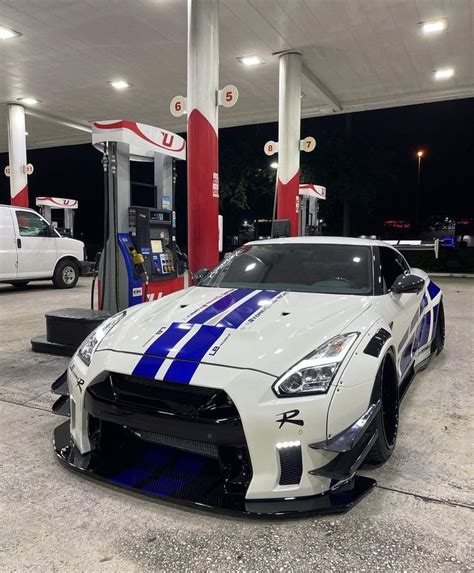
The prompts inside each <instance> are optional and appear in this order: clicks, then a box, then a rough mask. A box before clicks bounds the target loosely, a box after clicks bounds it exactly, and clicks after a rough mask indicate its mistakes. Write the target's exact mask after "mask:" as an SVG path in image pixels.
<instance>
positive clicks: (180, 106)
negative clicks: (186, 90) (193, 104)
mask: <svg viewBox="0 0 474 573" xmlns="http://www.w3.org/2000/svg"><path fill="white" fill-rule="evenodd" d="M170 112H171V115H172V116H174V117H181V116H182V115H183V114H185V113H186V112H187V100H186V98H185V97H183V96H179V95H178V96H175V97H174V98H173V99H172V100H171V102H170Z"/></svg>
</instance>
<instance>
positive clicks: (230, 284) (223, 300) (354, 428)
mask: <svg viewBox="0 0 474 573" xmlns="http://www.w3.org/2000/svg"><path fill="white" fill-rule="evenodd" d="M197 275H198V277H199V283H198V284H197V285H196V286H193V287H190V288H187V289H185V290H182V291H180V292H176V293H174V294H171V295H169V296H166V297H164V298H162V299H160V300H158V301H155V302H147V303H144V304H141V305H138V306H135V307H132V308H128V309H126V310H124V311H122V312H120V313H118V314H116V315H114V316H112V317H111V318H109V319H107V320H106V321H105V322H103V323H102V324H101V325H100V326H99V327H98V328H97V329H96V330H95V331H94V332H92V333H91V334H90V335H89V336H88V338H86V340H84V342H83V343H82V345H81V346H80V348H79V349H78V350H77V352H76V353H75V355H74V356H73V358H72V360H71V363H70V365H69V367H68V369H67V371H66V372H65V373H64V375H62V376H61V377H60V378H59V379H58V380H57V381H56V382H55V383H54V384H53V391H55V392H56V393H58V394H61V397H60V398H59V400H58V401H57V403H56V404H55V406H54V407H53V409H54V411H55V412H56V413H60V414H66V415H69V417H70V418H69V420H67V421H66V422H64V423H63V424H62V425H61V426H59V427H58V428H56V431H55V451H56V454H57V456H58V457H59V459H60V460H61V461H63V462H64V463H65V464H67V465H69V466H70V467H73V468H75V469H79V470H81V471H83V472H85V473H87V474H89V475H91V476H95V477H98V478H100V479H102V480H105V481H107V482H109V483H113V484H116V485H119V486H123V487H125V488H128V489H132V490H135V491H139V492H141V493H144V494H149V495H153V496H156V497H160V498H169V499H172V500H179V501H181V502H183V503H188V504H196V505H199V506H207V507H211V508H217V509H221V510H228V511H238V512H244V513H247V514H257V515H258V514H266V515H300V514H304V513H311V512H315V513H317V512H331V511H344V510H346V509H348V508H350V507H351V506H352V505H353V504H354V503H356V502H357V501H359V500H360V499H361V498H362V497H363V496H364V495H365V494H366V493H367V492H368V491H370V489H371V488H372V487H373V485H374V484H375V482H374V480H373V479H371V478H368V477H364V476H361V475H359V474H358V473H356V472H357V470H358V469H359V468H360V466H361V464H362V463H363V462H364V461H365V462H369V463H373V464H374V463H375V464H381V463H383V462H385V461H386V460H387V459H388V458H389V457H390V455H391V454H392V452H393V449H394V447H395V443H396V439H397V431H398V424H399V403H400V400H401V399H402V397H403V395H404V392H405V391H406V389H407V387H408V385H409V384H410V382H411V381H412V379H413V377H414V375H415V374H416V372H418V371H419V370H421V369H422V368H424V367H426V366H427V365H428V363H429V362H430V360H431V359H432V357H433V356H434V355H436V354H438V353H439V352H440V351H441V350H442V349H443V345H444V312H443V299H442V292H441V290H440V288H439V287H438V286H437V285H436V284H434V283H433V282H432V281H431V280H430V278H429V276H428V275H427V274H426V273H425V272H423V271H422V270H420V269H413V268H410V265H409V264H408V263H407V261H406V260H405V258H404V256H403V255H402V254H401V253H400V252H398V251H397V250H396V249H394V248H393V247H391V246H390V245H388V244H387V243H384V242H382V241H376V240H368V239H348V238H331V237H304V238H302V237H300V238H285V239H271V240H263V241H256V242H253V243H249V244H246V245H244V246H243V247H241V248H240V249H238V250H237V251H235V252H234V253H233V254H232V255H231V256H229V257H228V258H226V259H224V260H223V261H222V262H221V263H220V264H219V265H218V266H217V267H216V268H214V269H213V270H211V271H207V270H205V269H203V270H202V271H200V272H199V273H198V274H197Z"/></svg>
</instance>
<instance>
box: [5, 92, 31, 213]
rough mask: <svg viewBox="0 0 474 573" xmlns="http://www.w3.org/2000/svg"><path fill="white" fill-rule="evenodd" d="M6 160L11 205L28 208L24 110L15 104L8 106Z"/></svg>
mask: <svg viewBox="0 0 474 573" xmlns="http://www.w3.org/2000/svg"><path fill="white" fill-rule="evenodd" d="M8 158H9V163H10V201H11V204H12V205H18V206H19V207H28V177H27V175H26V132H25V109H24V107H23V106H22V105H19V104H16V103H10V104H8Z"/></svg>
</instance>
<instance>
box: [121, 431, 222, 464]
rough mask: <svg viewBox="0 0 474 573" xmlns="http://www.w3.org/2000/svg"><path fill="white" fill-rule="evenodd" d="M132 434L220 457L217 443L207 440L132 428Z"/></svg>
mask: <svg viewBox="0 0 474 573" xmlns="http://www.w3.org/2000/svg"><path fill="white" fill-rule="evenodd" d="M132 434H133V435H134V436H136V437H137V438H140V439H141V440H145V442H151V443H152V444H161V445H162V446H169V447H171V448H178V449H179V450H184V451H186V452H192V453H193V454H200V455H201V456H207V457H209V458H218V457H219V448H218V447H217V446H216V445H215V444H208V443H206V442H197V441H196V440H187V439H185V438H178V437H176V436H165V435H164V434H157V433H156V432H147V431H144V430H132Z"/></svg>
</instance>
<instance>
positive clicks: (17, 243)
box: [16, 239, 21, 249]
mask: <svg viewBox="0 0 474 573" xmlns="http://www.w3.org/2000/svg"><path fill="white" fill-rule="evenodd" d="M16 246H17V247H18V248H19V249H21V239H17V240H16Z"/></svg>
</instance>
